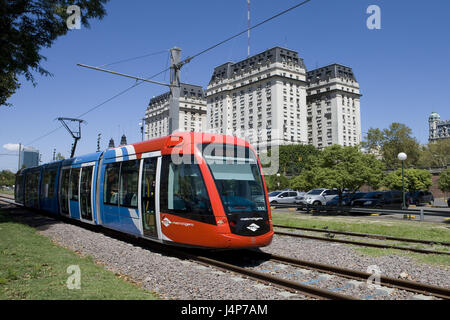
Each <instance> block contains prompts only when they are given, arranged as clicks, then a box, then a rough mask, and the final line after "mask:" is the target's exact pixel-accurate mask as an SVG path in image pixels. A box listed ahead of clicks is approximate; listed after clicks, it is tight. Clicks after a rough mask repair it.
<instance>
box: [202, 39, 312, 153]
mask: <svg viewBox="0 0 450 320" xmlns="http://www.w3.org/2000/svg"><path fill="white" fill-rule="evenodd" d="M306 85H307V84H306V68H305V65H304V62H303V59H301V58H299V57H298V54H297V52H295V51H292V50H289V49H285V48H281V47H274V48H271V49H268V50H266V51H264V52H261V53H259V54H256V55H254V56H252V57H249V58H247V59H245V60H242V61H239V62H227V63H225V64H222V65H220V66H218V67H216V68H215V69H214V72H213V75H212V77H211V80H210V82H209V84H208V87H207V89H206V99H207V130H209V131H212V132H216V133H222V134H228V135H234V136H238V137H241V138H244V139H246V140H248V141H249V142H250V143H251V144H252V145H253V146H254V147H255V148H257V149H259V150H267V148H270V146H271V145H284V144H304V143H307V140H308V137H307V130H306Z"/></svg>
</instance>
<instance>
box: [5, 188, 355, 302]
mask: <svg viewBox="0 0 450 320" xmlns="http://www.w3.org/2000/svg"><path fill="white" fill-rule="evenodd" d="M0 202H6V203H8V204H13V205H19V206H20V204H18V203H16V202H15V201H14V200H12V199H8V198H4V197H0ZM39 213H40V214H42V213H41V212H40V211H39ZM44 216H46V215H45V214H44ZM51 218H52V219H58V220H63V221H64V222H69V223H73V224H75V225H78V226H85V224H83V223H79V222H78V221H77V220H73V219H69V218H66V217H61V216H51ZM86 227H87V228H89V229H90V230H95V228H94V226H91V225H87V226H86ZM106 230H107V232H108V233H109V234H113V235H115V236H116V237H117V238H121V239H124V238H126V239H127V240H126V241H127V242H132V243H133V244H137V245H141V246H143V247H146V248H149V247H152V248H154V249H155V248H156V249H157V250H160V251H163V252H165V253H169V254H171V255H173V256H176V257H180V258H183V259H189V260H192V261H197V262H199V263H202V264H205V265H209V266H215V267H217V268H220V269H222V270H226V271H231V272H234V273H236V274H240V275H244V276H246V277H248V278H251V279H254V280H256V281H259V282H262V283H265V284H270V285H274V286H276V287H278V288H282V289H284V290H288V291H290V292H298V293H300V294H304V295H306V296H309V297H312V298H315V299H334V300H357V298H355V297H351V296H346V295H342V294H339V293H335V292H332V291H329V290H325V289H321V288H316V287H313V286H309V285H304V284H301V283H298V282H294V281H290V280H285V279H282V278H278V277H274V276H271V275H266V274H263V273H261V272H257V271H253V270H249V269H245V268H242V267H239V266H236V265H233V264H229V263H226V262H223V261H219V260H216V259H212V258H208V257H205V256H202V255H196V254H191V253H187V252H186V251H182V250H178V249H176V248H174V247H168V246H167V245H165V246H164V245H161V244H159V243H155V242H152V241H150V240H146V239H144V238H136V237H133V236H131V235H128V234H125V233H122V232H118V231H114V230H110V229H106Z"/></svg>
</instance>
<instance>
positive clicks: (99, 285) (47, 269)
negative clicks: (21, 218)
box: [0, 209, 156, 300]
mask: <svg viewBox="0 0 450 320" xmlns="http://www.w3.org/2000/svg"><path fill="white" fill-rule="evenodd" d="M72 265H76V266H79V268H80V271H81V278H80V280H81V281H80V284H81V288H80V289H68V287H67V281H68V279H69V277H70V276H71V275H72V274H69V273H67V268H68V267H69V266H72ZM6 299H8V300H9V299H15V300H16V299H33V300H45V299H51V300H53V299H60V300H66V299H76V300H80V299H95V300H98V299H127V300H128V299H133V300H137V299H139V300H140V299H156V296H155V295H154V294H152V293H151V292H149V291H146V290H144V289H142V288H140V287H139V286H138V285H136V284H133V283H131V282H127V281H125V280H123V276H119V275H116V274H114V273H113V272H111V271H108V270H106V269H105V268H104V267H102V266H100V265H98V264H96V263H95V262H94V261H93V259H92V258H91V257H81V256H79V255H77V254H76V253H75V252H73V251H71V250H68V249H65V248H62V247H60V246H58V245H57V244H54V243H52V242H51V240H50V239H48V238H47V237H44V236H42V235H39V234H38V233H37V232H36V230H35V229H34V228H31V227H29V226H27V225H24V224H20V223H18V222H15V221H14V220H13V219H12V217H11V216H10V214H9V213H8V212H7V211H5V210H1V209H0V300H6Z"/></svg>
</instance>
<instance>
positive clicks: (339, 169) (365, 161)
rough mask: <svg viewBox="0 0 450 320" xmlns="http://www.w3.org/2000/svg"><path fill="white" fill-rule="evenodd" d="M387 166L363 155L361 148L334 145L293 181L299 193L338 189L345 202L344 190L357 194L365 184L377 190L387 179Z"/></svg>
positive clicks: (373, 157) (369, 155) (320, 154)
mask: <svg viewBox="0 0 450 320" xmlns="http://www.w3.org/2000/svg"><path fill="white" fill-rule="evenodd" d="M383 169H384V166H383V164H382V163H381V161H379V160H377V159H376V158H375V156H374V155H371V154H363V153H362V152H360V151H359V150H358V147H342V146H340V145H333V146H330V147H327V148H325V149H323V151H322V152H321V153H319V155H318V156H317V157H316V158H315V159H314V161H312V162H311V165H310V167H309V168H308V169H306V170H304V171H303V172H302V174H301V177H296V178H294V179H293V181H292V183H291V186H292V187H294V186H295V187H297V188H296V189H302V190H306V187H308V188H307V189H312V188H318V187H323V188H329V189H332V188H334V189H337V190H338V192H339V197H340V199H341V200H342V192H344V190H346V189H348V190H352V191H356V190H358V189H359V188H361V187H362V186H363V185H364V184H368V185H370V186H374V187H377V186H378V185H379V183H380V181H381V180H382V177H383Z"/></svg>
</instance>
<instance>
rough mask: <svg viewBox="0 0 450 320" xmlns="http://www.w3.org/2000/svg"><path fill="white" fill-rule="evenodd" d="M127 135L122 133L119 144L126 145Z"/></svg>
mask: <svg viewBox="0 0 450 320" xmlns="http://www.w3.org/2000/svg"><path fill="white" fill-rule="evenodd" d="M127 144H128V143H127V137H126V136H125V135H122V138H121V139H120V145H121V146H125V145H127Z"/></svg>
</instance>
